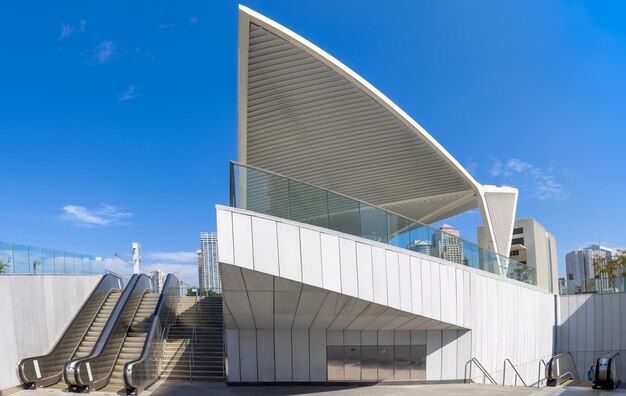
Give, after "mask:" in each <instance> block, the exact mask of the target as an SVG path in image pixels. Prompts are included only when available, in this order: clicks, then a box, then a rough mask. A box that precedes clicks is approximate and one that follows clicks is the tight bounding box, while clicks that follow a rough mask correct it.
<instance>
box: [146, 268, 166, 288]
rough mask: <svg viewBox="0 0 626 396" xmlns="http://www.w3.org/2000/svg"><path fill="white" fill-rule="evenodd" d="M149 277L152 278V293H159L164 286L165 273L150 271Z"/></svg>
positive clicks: (157, 270) (158, 270)
mask: <svg viewBox="0 0 626 396" xmlns="http://www.w3.org/2000/svg"><path fill="white" fill-rule="evenodd" d="M150 277H151V278H152V285H153V288H154V291H155V292H157V293H161V292H162V291H163V285H164V284H165V277H166V274H165V272H163V271H161V270H160V269H158V268H157V269H155V270H152V271H150Z"/></svg>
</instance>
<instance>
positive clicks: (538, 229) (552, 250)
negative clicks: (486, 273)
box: [478, 217, 559, 293]
mask: <svg viewBox="0 0 626 396" xmlns="http://www.w3.org/2000/svg"><path fill="white" fill-rule="evenodd" d="M484 232H485V229H484V227H483V226H482V225H480V226H478V245H479V246H481V243H483V241H484V240H485V234H484ZM509 258H510V259H513V260H515V261H517V262H520V263H522V264H526V265H527V266H528V267H529V268H533V269H534V270H535V273H536V276H537V287H539V288H541V289H542V290H545V291H548V292H551V293H557V292H558V290H559V289H558V282H559V280H558V263H557V254H556V238H555V237H554V235H552V234H551V233H550V232H548V230H546V228H545V227H544V226H543V225H541V223H539V222H538V221H537V220H535V219H533V218H532V217H526V218H523V219H517V220H515V223H513V237H512V239H511V250H510V252H509Z"/></svg>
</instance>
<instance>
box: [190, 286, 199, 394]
mask: <svg viewBox="0 0 626 396" xmlns="http://www.w3.org/2000/svg"><path fill="white" fill-rule="evenodd" d="M194 309H195V311H194V316H193V329H192V330H191V362H192V363H193V365H194V366H195V365H196V352H195V349H194V344H195V343H196V328H197V326H198V289H196V303H195V304H194ZM189 377H190V378H191V379H190V382H193V370H192V369H191V366H190V367H189Z"/></svg>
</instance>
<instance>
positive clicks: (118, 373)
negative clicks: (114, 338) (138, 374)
mask: <svg viewBox="0 0 626 396" xmlns="http://www.w3.org/2000/svg"><path fill="white" fill-rule="evenodd" d="M158 300H159V295H158V294H156V293H146V294H144V296H143V299H142V300H141V303H140V304H139V308H138V309H137V313H135V317H134V318H133V321H132V323H131V325H130V328H129V330H128V333H127V334H126V338H125V339H124V343H123V344H122V348H121V349H120V353H119V355H118V357H117V360H116V362H115V365H114V366H113V373H112V374H111V378H110V379H109V383H108V384H107V386H105V387H104V388H102V389H101V390H102V391H104V392H119V391H122V390H124V389H125V387H124V376H123V370H124V365H125V364H126V363H128V362H130V361H132V360H136V359H138V358H139V356H140V355H141V351H142V349H143V345H144V343H145V341H146V337H147V335H148V332H149V331H150V322H151V319H152V315H153V314H154V309H155V307H156V305H157V302H158Z"/></svg>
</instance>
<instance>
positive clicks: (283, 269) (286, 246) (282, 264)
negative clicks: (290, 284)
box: [277, 223, 302, 282]
mask: <svg viewBox="0 0 626 396" xmlns="http://www.w3.org/2000/svg"><path fill="white" fill-rule="evenodd" d="M277 231H278V263H279V270H280V276H281V278H286V279H291V280H294V281H297V282H302V263H301V262H300V230H299V229H298V227H295V226H292V225H289V224H284V223H278V224H277Z"/></svg>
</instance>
